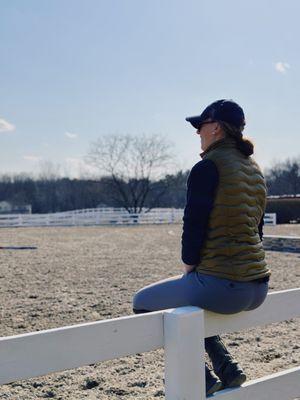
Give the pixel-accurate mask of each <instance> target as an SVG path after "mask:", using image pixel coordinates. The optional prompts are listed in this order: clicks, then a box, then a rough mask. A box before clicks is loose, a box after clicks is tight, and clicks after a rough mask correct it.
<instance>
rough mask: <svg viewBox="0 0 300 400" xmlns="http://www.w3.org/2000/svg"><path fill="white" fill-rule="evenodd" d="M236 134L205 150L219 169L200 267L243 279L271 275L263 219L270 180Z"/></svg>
mask: <svg viewBox="0 0 300 400" xmlns="http://www.w3.org/2000/svg"><path fill="white" fill-rule="evenodd" d="M235 143H236V142H235V140H234V139H232V138H227V137H226V138H224V139H221V140H219V141H217V142H215V143H213V144H212V145H211V146H210V147H209V148H208V149H207V150H206V151H205V152H203V153H202V154H201V156H202V158H203V159H210V160H212V161H213V162H214V163H215V165H216V167H217V169H218V172H219V184H218V187H217V189H216V195H215V200H214V206H213V209H212V211H211V214H210V217H209V222H208V229H207V236H206V239H205V241H204V244H203V247H202V249H201V253H200V254H201V259H200V262H199V265H197V266H196V271H198V272H201V273H204V274H209V275H215V276H218V277H220V278H227V279H233V280H237V281H251V280H254V279H258V278H262V277H265V276H269V275H270V270H269V269H268V268H267V264H266V262H265V252H264V250H263V246H262V242H261V240H260V237H259V231H258V225H259V222H260V220H261V218H262V216H263V213H264V211H265V206H266V192H267V191H266V184H265V180H264V176H263V174H262V172H261V170H260V168H259V166H258V164H257V163H256V162H255V161H254V160H253V159H252V158H251V157H247V156H245V155H244V154H242V153H241V152H240V151H239V150H238V149H237V148H236V144H235Z"/></svg>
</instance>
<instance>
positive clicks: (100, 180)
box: [0, 135, 300, 213]
mask: <svg viewBox="0 0 300 400" xmlns="http://www.w3.org/2000/svg"><path fill="white" fill-rule="evenodd" d="M85 161H86V163H87V165H89V166H90V167H91V168H94V174H95V177H94V178H81V179H71V178H68V177H60V176H58V174H57V172H56V171H55V169H53V168H44V170H43V172H42V173H41V174H40V175H39V177H33V176H29V175H26V174H16V175H2V176H0V201H7V202H10V203H12V204H13V205H24V204H30V205H31V206H32V212H33V213H50V212H59V211H67V210H75V209H84V208H95V207H99V206H102V207H124V208H125V209H126V210H127V211H128V212H134V213H136V212H140V211H141V209H147V210H150V209H151V208H155V207H175V208H183V207H184V206H185V201H186V183H187V178H188V175H189V171H188V170H185V171H184V170H177V171H176V172H172V171H174V170H176V162H175V158H174V155H173V153H172V145H171V144H170V143H168V142H167V141H166V140H165V139H164V138H162V137H161V136H158V135H151V136H139V137H137V136H132V135H123V136H121V135H110V136H103V137H101V138H99V139H98V140H97V141H96V142H94V143H92V144H91V147H90V150H89V152H88V154H87V156H86V159H85ZM48 167H49V166H48ZM264 175H265V178H266V182H267V188H268V195H296V194H299V193H300V159H295V160H291V159H287V160H286V161H284V162H281V163H277V164H275V165H274V166H273V167H271V168H269V169H267V170H266V171H264Z"/></svg>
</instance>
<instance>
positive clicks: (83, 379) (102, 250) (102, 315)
mask: <svg viewBox="0 0 300 400" xmlns="http://www.w3.org/2000/svg"><path fill="white" fill-rule="evenodd" d="M181 228H182V227H181V225H147V226H129V227H125V226H124V227H70V228H68V227H63V228H15V229H1V230H0V246H36V247H37V249H36V250H1V249H0V283H1V284H0V300H1V308H0V318H1V323H0V336H9V335H16V334H20V333H25V332H32V331H37V330H41V329H49V328H55V327H61V326H65V325H72V324H77V323H81V322H90V321H97V320H103V319H109V318H115V317H120V316H125V315H131V314H132V297H133V295H134V293H135V292H136V291H137V290H138V289H140V288H141V287H143V286H145V285H147V284H150V283H152V282H155V281H158V280H160V279H164V278H167V277H170V276H174V275H178V274H181V273H182V267H181V263H180V236H181ZM264 233H265V234H268V233H269V234H282V235H299V236H300V226H299V225H282V226H276V227H265V229H264ZM266 259H267V262H268V264H269V266H270V267H271V269H272V277H271V281H270V291H274V290H280V289H288V288H295V287H300V254H293V253H280V252H267V253H266ZM299 328H300V321H299V319H293V320H289V321H286V322H283V323H279V324H271V325H268V326H267V327H262V328H255V329H250V330H247V331H243V332H238V333H234V334H230V335H226V336H224V339H225V341H226V343H227V345H228V347H229V348H230V350H231V352H232V354H233V355H234V356H235V357H236V358H237V359H238V361H239V362H240V364H241V365H242V366H243V368H244V370H245V372H246V374H247V376H248V378H249V379H253V378H259V377H262V376H264V375H267V374H270V373H273V372H278V371H281V370H283V369H286V368H292V367H296V366H298V365H300V329H299ZM163 376H164V358H163V350H162V349H160V350H156V351H152V352H148V353H143V354H139V355H136V356H130V357H124V358H121V359H118V360H114V361H107V362H103V363H100V364H95V365H94V366H88V367H83V368H78V369H75V370H70V371H65V372H63V373H55V374H52V375H48V376H44V377H40V378H35V379H29V380H24V381H19V382H15V383H13V384H9V385H3V386H0V399H14V400H15V399H16V400H17V399H22V400H23V399H24V400H26V399H28V400H29V399H43V398H54V399H90V400H94V399H100V400H104V399H126V400H127V399H133V398H135V399H147V400H148V399H163V398H164V387H163Z"/></svg>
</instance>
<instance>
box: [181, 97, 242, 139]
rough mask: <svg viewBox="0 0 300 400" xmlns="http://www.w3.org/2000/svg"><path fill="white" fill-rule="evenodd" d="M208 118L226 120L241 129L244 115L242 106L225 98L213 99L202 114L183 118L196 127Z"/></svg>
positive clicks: (219, 120) (217, 120) (218, 120)
mask: <svg viewBox="0 0 300 400" xmlns="http://www.w3.org/2000/svg"><path fill="white" fill-rule="evenodd" d="M208 119H210V120H212V121H214V122H215V121H216V122H222V121H223V122H227V123H228V124H231V125H233V126H234V127H236V128H238V129H240V130H241V131H242V130H243V128H244V125H245V115H244V111H243V109H242V107H240V106H239V105H238V104H237V103H235V102H234V101H233V100H226V99H222V100H217V101H214V102H213V103H211V104H210V105H209V106H207V107H206V109H205V110H204V111H203V112H202V114H200V115H195V116H194V117H188V118H186V119H185V120H186V121H188V122H190V123H191V124H192V125H193V127H194V128H196V129H198V128H200V126H201V124H202V123H203V122H204V121H206V120H208Z"/></svg>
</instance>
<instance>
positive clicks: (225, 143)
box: [200, 137, 236, 158]
mask: <svg viewBox="0 0 300 400" xmlns="http://www.w3.org/2000/svg"><path fill="white" fill-rule="evenodd" d="M217 147H232V148H234V147H236V141H235V139H233V138H231V137H225V138H222V139H220V140H217V141H216V142H213V143H212V144H211V145H209V146H208V148H207V149H206V150H205V151H203V152H202V153H200V157H201V158H205V156H206V154H207V153H209V152H210V151H211V150H214V149H216V148H217Z"/></svg>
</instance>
